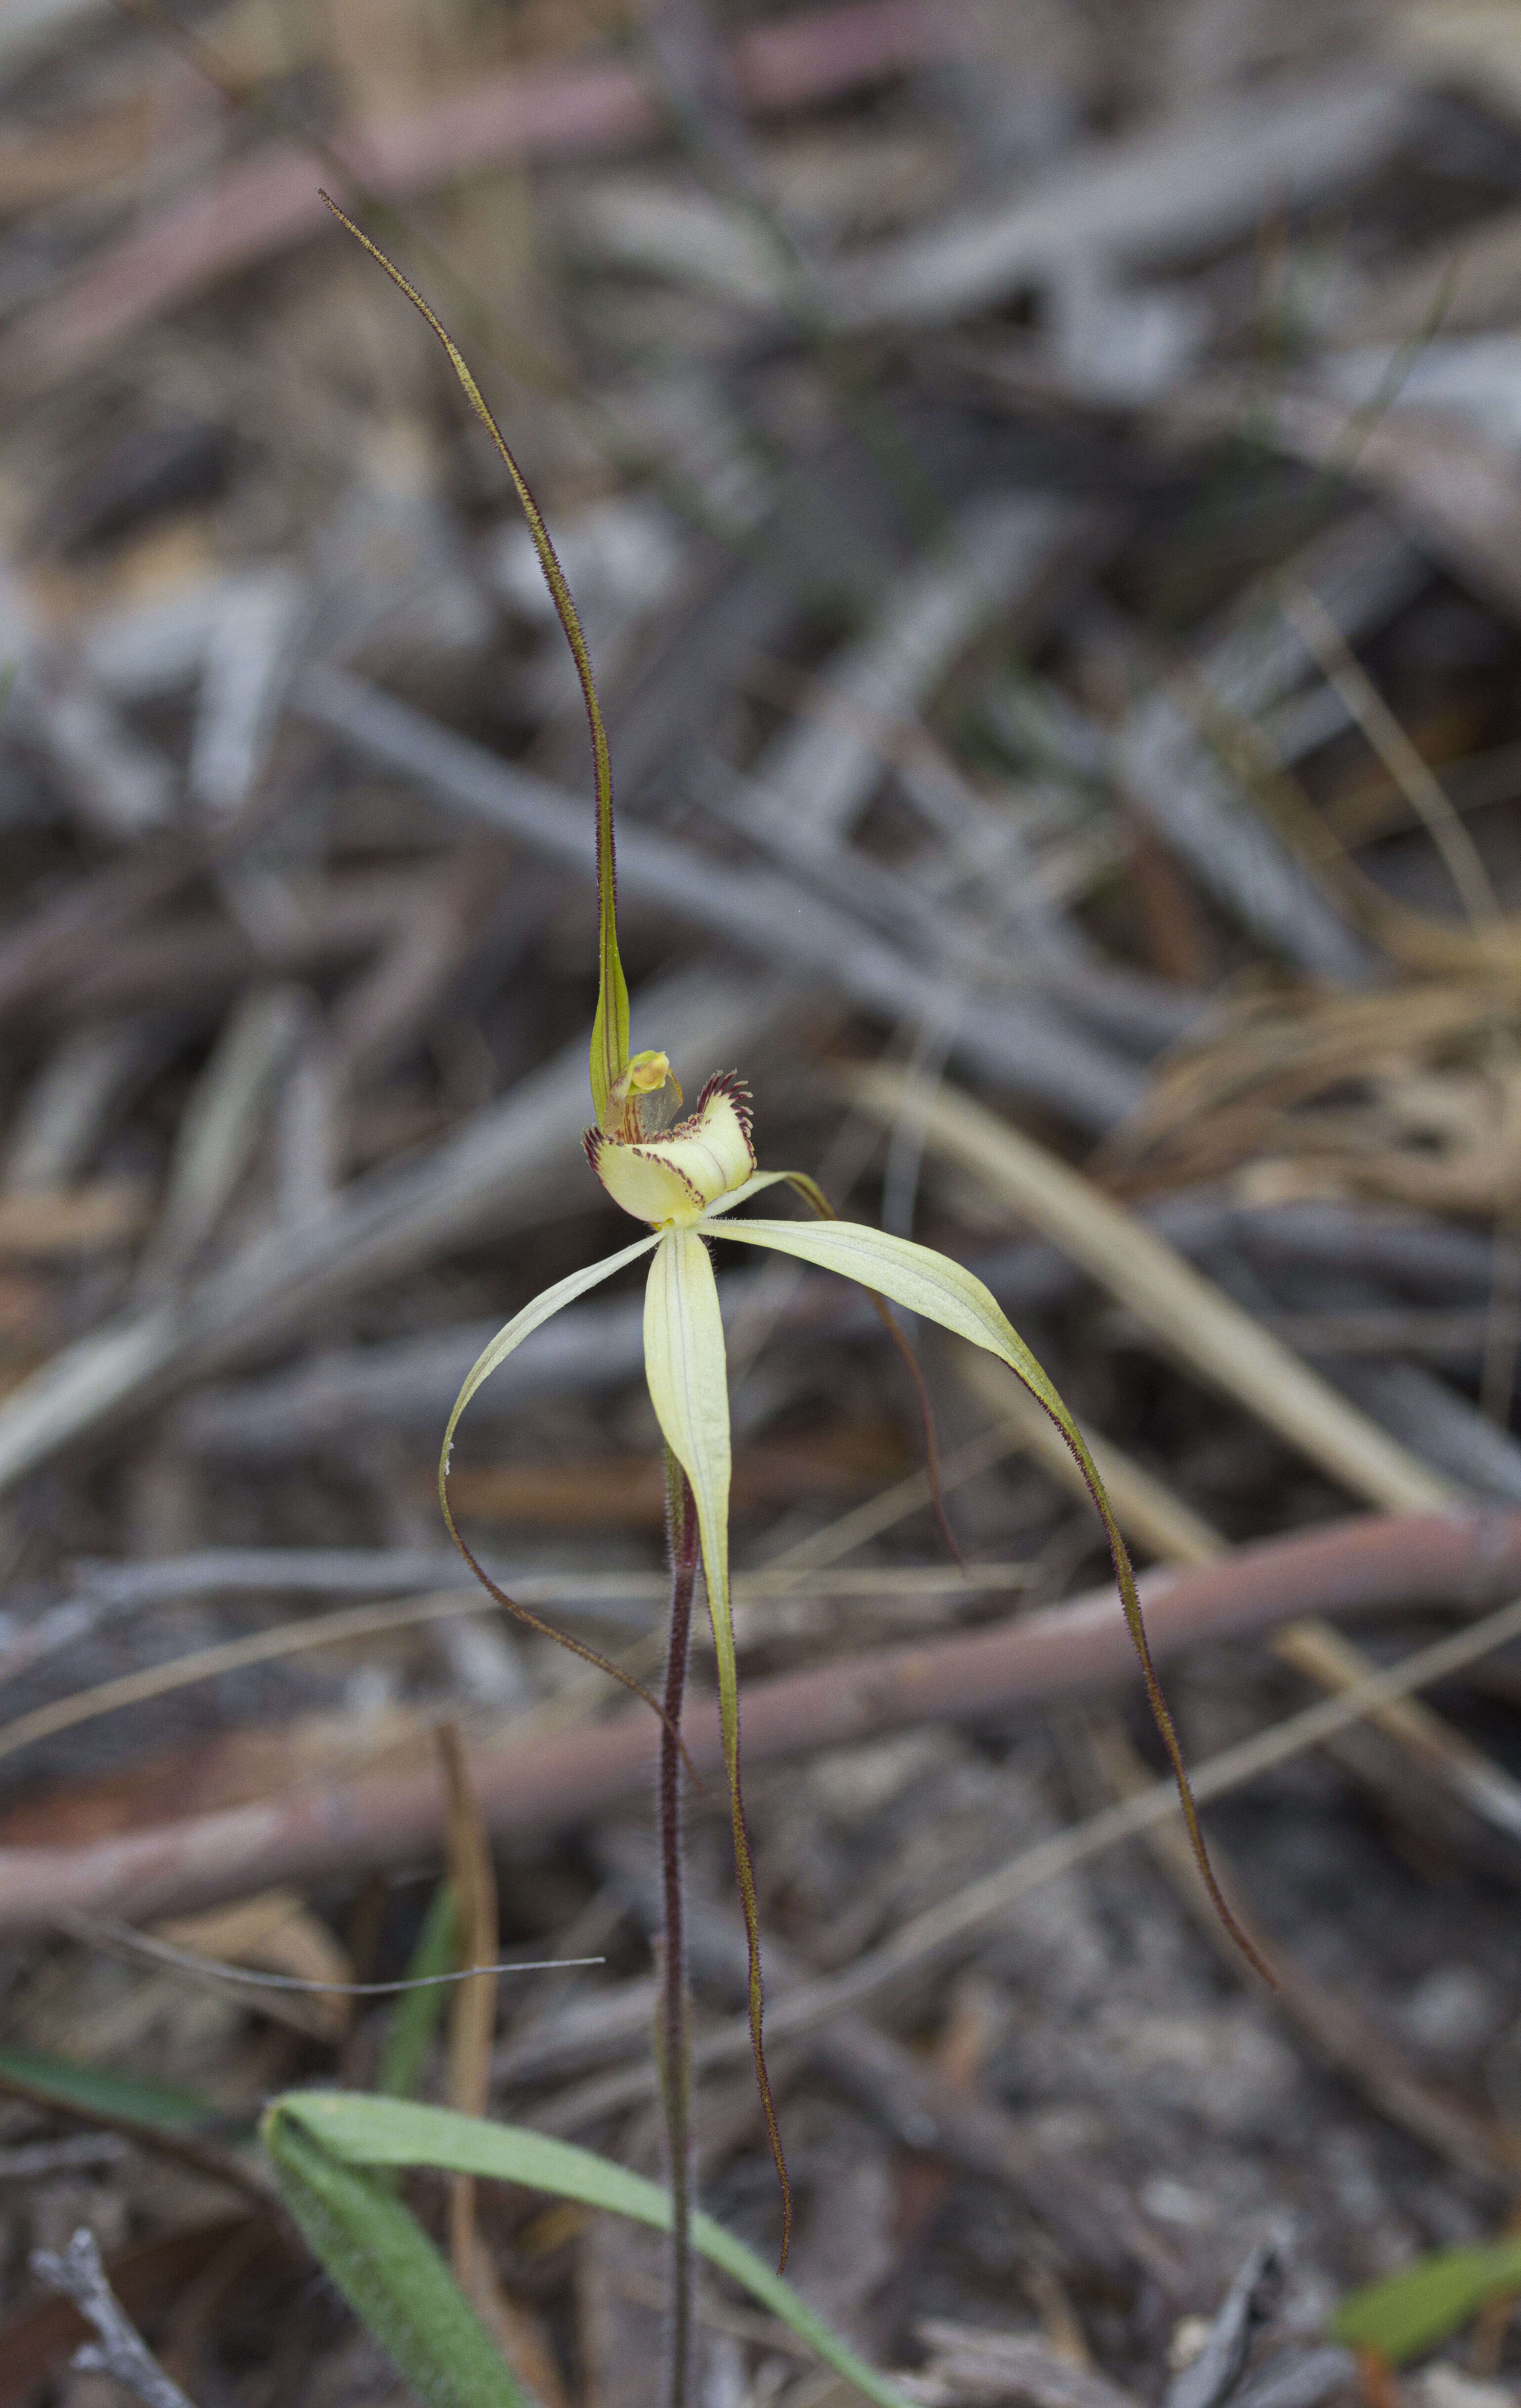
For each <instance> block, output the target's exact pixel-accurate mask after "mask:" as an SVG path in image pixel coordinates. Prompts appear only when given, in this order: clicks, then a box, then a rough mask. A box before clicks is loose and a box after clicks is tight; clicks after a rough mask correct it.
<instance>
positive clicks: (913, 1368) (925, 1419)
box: [787, 1170, 967, 1571]
mask: <svg viewBox="0 0 1521 2408" xmlns="http://www.w3.org/2000/svg"><path fill="white" fill-rule="evenodd" d="M787 1185H788V1186H789V1187H790V1188H792V1189H793V1191H794V1192H795V1194H796V1195H798V1196H800V1197H802V1199H803V1202H804V1203H805V1204H806V1205H807V1206H808V1208H809V1210H810V1211H811V1212H814V1213H816V1214H817V1216H818V1218H819V1219H820V1220H821V1221H838V1220H839V1213H838V1212H837V1211H835V1208H834V1206H833V1205H832V1204H831V1203H830V1201H829V1198H828V1197H827V1196H825V1192H824V1190H823V1188H822V1187H821V1186H820V1185H819V1183H818V1182H817V1180H815V1179H810V1177H809V1176H808V1173H807V1171H806V1170H790V1171H789V1172H788V1173H787ZM867 1294H868V1297H870V1299H871V1307H872V1310H873V1312H875V1313H876V1316H877V1319H878V1320H879V1321H880V1322H881V1323H882V1327H883V1329H885V1330H886V1332H887V1335H888V1337H889V1338H890V1339H891V1340H892V1341H893V1344H894V1345H895V1346H896V1347H897V1352H898V1354H899V1355H901V1357H902V1359H903V1363H904V1367H905V1369H907V1371H908V1374H909V1377H910V1379H911V1381H912V1382H913V1392H914V1395H915V1396H916V1397H917V1398H918V1399H919V1420H920V1424H921V1426H922V1427H923V1429H924V1433H925V1477H926V1480H927V1481H928V1482H929V1502H930V1508H931V1511H932V1512H933V1513H934V1516H935V1519H936V1522H937V1523H938V1524H939V1526H940V1537H941V1538H942V1539H943V1540H944V1541H945V1544H946V1550H947V1552H948V1554H949V1555H950V1557H951V1560H952V1562H953V1563H955V1564H959V1565H960V1566H961V1569H962V1570H963V1571H965V1570H966V1569H967V1558H966V1556H965V1555H963V1554H962V1552H961V1549H960V1548H959V1546H958V1545H957V1544H956V1535H955V1532H954V1530H953V1529H952V1527H951V1517H950V1515H949V1514H948V1513H947V1512H946V1510H945V1493H944V1491H943V1489H942V1488H941V1486H940V1441H939V1439H938V1438H937V1437H936V1434H935V1408H934V1406H933V1405H932V1404H931V1403H930V1401H929V1390H928V1389H927V1388H926V1385H925V1375H924V1372H923V1371H922V1370H921V1369H920V1368H919V1357H918V1355H916V1354H915V1353H914V1351H913V1348H912V1347H911V1345H910V1343H909V1341H908V1339H907V1338H906V1337H905V1335H904V1333H903V1331H902V1330H901V1329H900V1328H899V1327H898V1326H897V1322H896V1321H895V1320H894V1319H893V1315H892V1312H891V1311H890V1309H889V1307H888V1306H887V1305H886V1304H885V1303H884V1302H883V1300H882V1297H880V1296H878V1295H877V1294H876V1292H875V1290H874V1289H871V1288H868V1290H867Z"/></svg>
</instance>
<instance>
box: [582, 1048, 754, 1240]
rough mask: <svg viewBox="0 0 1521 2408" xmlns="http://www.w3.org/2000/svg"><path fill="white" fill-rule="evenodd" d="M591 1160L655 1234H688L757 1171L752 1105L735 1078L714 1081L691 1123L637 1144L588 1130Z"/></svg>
mask: <svg viewBox="0 0 1521 2408" xmlns="http://www.w3.org/2000/svg"><path fill="white" fill-rule="evenodd" d="M583 1142H584V1144H585V1147H586V1158H587V1160H588V1162H590V1164H591V1166H592V1168H593V1169H594V1170H595V1173H596V1175H597V1177H598V1179H600V1181H601V1182H602V1184H603V1186H604V1187H605V1188H606V1189H607V1191H608V1194H609V1195H610V1197H612V1199H613V1202H614V1203H615V1204H621V1205H622V1206H623V1208H624V1211H625V1212H632V1214H633V1215H634V1218H635V1219H636V1220H637V1221H651V1222H653V1224H654V1226H656V1228H677V1229H689V1228H691V1227H692V1226H694V1225H695V1224H696V1222H697V1221H699V1220H700V1219H701V1218H702V1215H703V1213H704V1212H706V1211H708V1210H709V1209H710V1207H711V1206H713V1205H716V1204H717V1203H718V1202H719V1201H720V1199H721V1198H722V1197H725V1196H729V1195H731V1194H735V1193H736V1192H737V1191H738V1190H739V1188H741V1187H743V1186H744V1185H745V1183H747V1181H748V1180H749V1179H750V1178H751V1176H752V1174H753V1171H754V1168H755V1150H754V1147H753V1145H752V1144H751V1141H750V1101H749V1097H748V1096H747V1094H746V1092H745V1089H744V1088H743V1086H742V1085H741V1084H740V1082H739V1080H738V1079H736V1078H735V1077H734V1076H733V1075H732V1073H731V1074H729V1075H726V1076H725V1077H723V1078H719V1079H710V1080H709V1082H708V1084H707V1085H706V1087H704V1089H703V1091H702V1093H701V1095H700V1096H699V1097H698V1098H697V1107H696V1111H695V1112H694V1113H693V1114H692V1116H691V1118H690V1119H689V1120H684V1121H680V1122H678V1124H677V1125H676V1127H675V1128H673V1129H671V1130H669V1131H668V1132H667V1135H666V1136H665V1137H656V1138H647V1139H645V1140H643V1141H642V1142H640V1143H639V1144H638V1145H633V1144H630V1143H628V1142H627V1141H626V1140H624V1139H622V1138H616V1137H609V1136H606V1135H605V1134H604V1132H603V1131H602V1130H601V1129H588V1130H587V1132H586V1136H585V1139H584V1140H583Z"/></svg>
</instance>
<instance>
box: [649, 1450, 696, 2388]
mask: <svg viewBox="0 0 1521 2408" xmlns="http://www.w3.org/2000/svg"><path fill="white" fill-rule="evenodd" d="M666 1512H667V1529H668V1534H669V1541H670V1634H669V1638H668V1640H667V1654H666V1698H665V1706H666V1722H665V1726H664V1727H663V1729H662V1731H661V1734H660V1776H659V1787H658V1790H657V1794H656V1819H657V1822H658V1826H659V1847H660V1890H661V1934H660V1994H659V2007H658V2011H657V2022H656V2031H655V2053H656V2062H657V2063H658V2065H659V2069H660V2092H661V2100H662V2104H663V2106H664V2109H665V2116H666V2157H667V2173H668V2179H669V2186H670V2200H671V2227H670V2257H669V2270H670V2272H669V2326H668V2329H667V2336H666V2348H667V2362H666V2408H687V2403H688V2397H689V2394H690V2390H691V2385H692V2331H693V2284H694V2277H695V2272H696V2267H695V2262H694V2259H693V2255H692V1998H691V1990H690V1985H689V1983H688V1978H687V1961H686V1926H685V1914H686V1879H685V1858H684V1854H683V1850H682V1760H681V1755H680V1752H679V1750H678V1747H677V1744H676V1736H675V1735H676V1733H677V1732H678V1731H679V1730H680V1728H681V1723H682V1700H683V1699H684V1697H685V1695H686V1668H687V1658H688V1656H689V1654H690V1652H691V1645H692V1597H693V1591H694V1590H695V1588H696V1581H697V1508H696V1501H695V1499H694V1498H693V1495H692V1485H691V1483H690V1482H689V1480H688V1479H687V1476H686V1474H685V1472H684V1471H683V1470H682V1467H681V1465H680V1464H679V1463H678V1462H677V1460H676V1457H675V1456H674V1455H672V1453H671V1451H670V1449H669V1447H667V1449H666Z"/></svg>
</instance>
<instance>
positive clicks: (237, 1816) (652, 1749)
mask: <svg viewBox="0 0 1521 2408" xmlns="http://www.w3.org/2000/svg"><path fill="white" fill-rule="evenodd" d="M1514 1590H1521V1514H1518V1513H1504V1512H1482V1513H1459V1512H1454V1513H1416V1514H1398V1515H1372V1514H1370V1515H1360V1516H1358V1517H1356V1518H1355V1519H1352V1520H1348V1521H1344V1522H1337V1523H1333V1524H1331V1525H1330V1526H1329V1527H1326V1528H1323V1529H1319V1530H1313V1531H1311V1532H1308V1533H1304V1534H1299V1535H1297V1536H1295V1537H1293V1538H1288V1539H1277V1540H1272V1541H1269V1542H1267V1543H1266V1544H1264V1545H1260V1546H1254V1547H1243V1548H1241V1549H1239V1550H1238V1551H1237V1552H1236V1553H1235V1554H1233V1555H1227V1556H1223V1557H1220V1558H1219V1559H1217V1560H1215V1561H1213V1562H1211V1563H1207V1564H1200V1565H1198V1566H1194V1567H1191V1568H1189V1569H1188V1570H1181V1571H1170V1570H1169V1571H1154V1572H1152V1573H1150V1574H1148V1576H1147V1577H1146V1578H1145V1579H1144V1580H1143V1581H1142V1582H1141V1599H1142V1603H1143V1605H1144V1608H1145V1613H1146V1620H1147V1625H1148V1627H1149V1629H1150V1632H1151V1638H1152V1647H1153V1652H1154V1654H1155V1656H1156V1658H1157V1660H1158V1661H1165V1660H1166V1659H1167V1658H1168V1657H1169V1656H1176V1655H1177V1654H1179V1653H1180V1652H1181V1650H1183V1649H1184V1648H1185V1647H1188V1646H1192V1645H1195V1644H1197V1643H1198V1642H1200V1641H1206V1640H1212V1641H1218V1640H1221V1639H1250V1638H1252V1637H1253V1636H1254V1635H1256V1633H1258V1632H1261V1631H1264V1630H1268V1629H1270V1628H1272V1627H1274V1626H1275V1625H1276V1624H1278V1623H1281V1622H1286V1621H1288V1620H1290V1619H1291V1618H1292V1617H1293V1616H1294V1615H1296V1614H1304V1613H1316V1614H1327V1615H1332V1616H1335V1615H1341V1614H1354V1615H1355V1614H1363V1613H1376V1612H1381V1611H1382V1612H1387V1611H1389V1610H1390V1609H1393V1608H1399V1607H1402V1606H1412V1605H1420V1604H1428V1603H1440V1604H1445V1605H1456V1606H1458V1607H1460V1608H1463V1609H1465V1610H1469V1609H1471V1610H1475V1611H1476V1610H1478V1609H1480V1608H1482V1607H1485V1606H1487V1605H1492V1604H1494V1603H1496V1602H1497V1601H1499V1599H1501V1598H1504V1597H1506V1596H1507V1595H1508V1594H1510V1593H1511V1592H1512V1591H1514ZM1135 1678H1136V1662H1135V1656H1134V1654H1133V1652H1132V1650H1131V1646H1130V1640H1129V1636H1128V1633H1127V1632H1126V1627H1125V1623H1124V1621H1123V1619H1122V1617H1121V1614H1120V1610H1119V1607H1118V1604H1117V1603H1116V1601H1115V1598H1114V1593H1113V1591H1112V1588H1110V1587H1108V1586H1105V1587H1104V1588H1101V1589H1095V1590H1092V1591H1090V1592H1089V1593H1088V1594H1086V1595H1084V1596H1083V1597H1078V1598H1072V1599H1071V1600H1070V1601H1069V1603H1067V1604H1065V1605H1058V1606H1052V1607H1049V1608H1048V1609H1046V1610H1045V1611H1043V1612H1040V1613H1031V1614H1026V1615H1024V1616H1022V1617H1020V1618H1018V1619H1016V1620H1013V1621H1009V1622H1000V1623H997V1624H996V1625H994V1626H992V1627H989V1628H986V1629H983V1630H977V1631H970V1632H964V1633H958V1634H956V1635H955V1636H954V1637H950V1638H944V1639H935V1640H922V1641H916V1642H915V1643H914V1644H912V1645H910V1646H905V1647H893V1648H883V1649H882V1650H881V1651H880V1652H875V1653H873V1654H870V1655H867V1656H846V1657H844V1658H842V1659H841V1660H840V1661H839V1663H836V1664H829V1665H825V1666H824V1667H823V1668H822V1669H820V1670H812V1671H807V1672H795V1673H789V1674H786V1675H785V1676H783V1677H782V1678H780V1679H776V1680H770V1681H759V1682H756V1683H754V1684H752V1685H751V1687H750V1688H749V1689H748V1690H747V1691H746V1693H745V1697H744V1701H743V1744H744V1751H745V1759H746V1762H747V1763H748V1764H750V1765H751V1766H755V1765H759V1764H764V1763H768V1762H770V1761H773V1760H776V1759H779V1758H781V1757H784V1756H800V1755H807V1754H810V1753H811V1752H812V1751H813V1750H815V1749H818V1748H823V1747H839V1746H843V1745H847V1744H850V1743H851V1742H857V1741H861V1740H865V1739H869V1738H871V1737H873V1736H875V1735H877V1734H878V1733H881V1732H883V1731H890V1730H897V1729H901V1728H903V1727H905V1726H906V1725H910V1724H913V1723H922V1722H933V1721H940V1720H943V1721H951V1722H969V1723H977V1722H987V1721H990V1720H997V1719H1001V1718H1003V1717H1006V1716H1008V1715H1009V1714H1011V1713H1016V1712H1018V1711H1019V1710H1020V1709H1022V1708H1025V1707H1027V1706H1032V1705H1036V1704H1040V1703H1041V1702H1043V1701H1044V1700H1046V1699H1054V1698H1058V1697H1063V1696H1071V1695H1073V1694H1075V1693H1080V1692H1085V1691H1091V1690H1093V1689H1095V1688H1098V1687H1102V1686H1108V1685H1111V1684H1113V1685H1118V1684H1123V1683H1126V1682H1130V1681H1133V1680H1134V1679H1135ZM683 1730H684V1736H685V1738H686V1741H687V1743H688V1747H689V1750H690V1754H691V1757H692V1760H693V1762H694V1764H695V1765H696V1768H697V1769H698V1770H699V1771H709V1770H712V1771H718V1770H721V1768H722V1765H723V1748H722V1742H721V1738H720V1732H719V1725H718V1713H717V1709H716V1706H714V1705H712V1704H709V1703H704V1704H692V1705H689V1707H688V1709H687V1713H686V1718H685V1722H684V1726H683ZM658 1737H659V1727H658V1725H657V1724H656V1723H655V1722H654V1721H653V1718H652V1717H651V1716H650V1715H648V1714H646V1713H641V1712H639V1711H637V1710H636V1711H632V1712H630V1713H626V1714H622V1715H620V1716H619V1717H618V1718H617V1719H616V1720H614V1721H611V1722H607V1723H601V1724H596V1725H594V1726H592V1727H588V1728H585V1729H581V1730H573V1731H567V1732H560V1733H555V1734H553V1735H552V1736H549V1737H545V1738H542V1739H538V1740H533V1741H530V1742H527V1743H525V1744H524V1745H523V1746H521V1747H518V1748H507V1749H501V1748H498V1749H493V1748H490V1747H485V1748H481V1749H480V1750H478V1751H477V1752H476V1753H475V1755H474V1756H473V1759H472V1770H473V1773H474V1779H475V1783H476V1787H477V1790H478V1792H479V1795H480V1799H481V1809H482V1811H483V1813H484V1814H485V1817H486V1820H487V1822H488V1824H489V1825H490V1827H491V1829H492V1830H493V1832H494V1833H495V1835H496V1836H497V1837H498V1838H502V1839H508V1838H517V1837H523V1836H527V1835H531V1834H538V1835H543V1834H549V1833H552V1832H555V1831H563V1830H569V1829H572V1828H575V1827H576V1826H577V1825H580V1824H583V1823H586V1822H589V1821H591V1820H593V1819H595V1816H597V1815H598V1814H600V1813H606V1812H607V1811H609V1810H610V1809H611V1808H614V1807H617V1806H621V1805H622V1804H624V1802H625V1800H627V1799H629V1798H631V1797H637V1796H639V1794H640V1793H641V1792H643V1791H644V1790H645V1789H646V1788H647V1786H648V1784H649V1782H650V1778H651V1773H652V1770H653V1763H654V1758H655V1753H656V1744H657V1741H658ZM440 1833H441V1825H440V1808H439V1799H438V1784H437V1781H436V1779H435V1777H434V1775H433V1773H432V1771H431V1770H420V1771H417V1772H411V1771H407V1772H392V1773H370V1774H366V1775H364V1776H362V1777H360V1778H356V1779H353V1780H350V1781H337V1782H333V1783H331V1784H329V1785H326V1786H324V1787H320V1788H313V1789H311V1790H309V1791H306V1792H304V1793H301V1794H298V1795H296V1796H294V1797H291V1798H286V1799H280V1798H276V1799H269V1800H267V1801H265V1802H262V1803H259V1804H256V1805H251V1806H241V1807H236V1808H232V1809H225V1810H222V1811H219V1812H215V1813H203V1814H199V1815H194V1816H192V1817H189V1818H187V1819H186V1820H184V1821H181V1822H177V1823H168V1824H161V1825H157V1826H154V1827H152V1828H146V1829H136V1830H127V1831H123V1832H121V1833H119V1834H117V1835H115V1836H112V1837H110V1838H108V1839H103V1840H95V1841H91V1842H84V1843H81V1844H79V1845H75V1846H67V1847H53V1848H50V1847H36V1846H25V1847H10V1848H7V1847H5V1846H3V1845H0V1932H3V1933H5V1934H7V1935H10V1934H14V1933H18V1932H22V1931H28V1930H38V1929H43V1928H48V1927H49V1926H50V1925H51V1924H53V1923H55V1921H56V1919H57V1916H58V1914H59V1913H60V1911H61V1910H65V1911H67V1910H72V1911H73V1912H75V1913H87V1914H88V1913H96V1914H99V1913H109V1914H113V1915H116V1916H129V1917H131V1918H133V1919H136V1920H141V1919H144V1918H146V1917H148V1916H151V1915H156V1914H170V1913H186V1912H189V1911H191V1910H194V1909H195V1908H198V1907H203V1906H209V1905H213V1904H215V1903H216V1902H218V1901H219V1900H222V1899H229V1898H237V1897H242V1896H246V1895H247V1894H248V1893H249V1892H250V1891H252V1890H258V1889H264V1888H266V1887H268V1886H270V1885H273V1884H275V1883H280V1882H296V1883H309V1882H312V1881H319V1880H325V1879H330V1878H332V1877H333V1876H335V1875H352V1874H359V1873H364V1872H368V1871H376V1870H379V1869H380V1868H383V1867H386V1866H390V1865H395V1864H398V1863H404V1862H406V1861H408V1860H409V1859H411V1858H416V1857H418V1856H426V1855H428V1854H429V1853H430V1852H432V1851H433V1850H435V1849H436V1848H437V1847H438V1843H439V1840H440Z"/></svg>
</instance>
